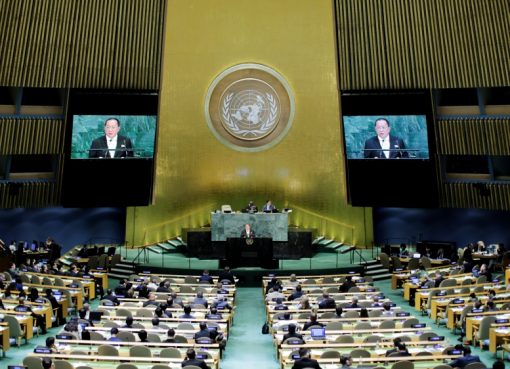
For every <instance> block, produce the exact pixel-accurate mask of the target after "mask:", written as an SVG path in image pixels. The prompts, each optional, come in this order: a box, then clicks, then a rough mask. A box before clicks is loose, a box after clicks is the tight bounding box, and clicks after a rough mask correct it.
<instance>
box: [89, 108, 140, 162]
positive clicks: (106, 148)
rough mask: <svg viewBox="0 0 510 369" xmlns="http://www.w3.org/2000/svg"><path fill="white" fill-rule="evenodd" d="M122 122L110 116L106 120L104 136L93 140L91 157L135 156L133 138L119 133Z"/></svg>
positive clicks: (90, 150) (90, 151)
mask: <svg viewBox="0 0 510 369" xmlns="http://www.w3.org/2000/svg"><path fill="white" fill-rule="evenodd" d="M119 131H120V122H119V120H118V119H117V118H108V119H107V120H106V121H105V122H104V134H105V135H104V136H101V137H99V138H96V139H95V140H94V141H92V144H91V145H90V149H89V158H126V157H133V144H132V143H131V140H130V139H129V138H128V137H126V136H122V135H119V134H118V133H119Z"/></svg>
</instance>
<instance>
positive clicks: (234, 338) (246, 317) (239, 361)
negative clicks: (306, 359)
mask: <svg viewBox="0 0 510 369" xmlns="http://www.w3.org/2000/svg"><path fill="white" fill-rule="evenodd" d="M264 321H265V307H264V302H263V300H262V291H261V288H260V287H259V288H256V287H252V288H250V287H239V288H237V292H236V312H235V316H234V325H233V326H232V329H231V330H230V336H229V339H228V344H227V349H226V351H225V354H224V356H223V358H222V359H221V362H220V369H240V368H242V369H260V368H264V369H277V368H278V367H279V364H278V361H277V360H276V350H275V348H274V346H273V341H272V339H271V335H269V334H265V335H264V334H261V333H260V332H261V328H262V324H264Z"/></svg>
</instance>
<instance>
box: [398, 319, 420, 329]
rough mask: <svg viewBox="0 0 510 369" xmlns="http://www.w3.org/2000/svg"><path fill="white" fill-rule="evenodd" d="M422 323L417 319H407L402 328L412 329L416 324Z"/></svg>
mask: <svg viewBox="0 0 510 369" xmlns="http://www.w3.org/2000/svg"><path fill="white" fill-rule="evenodd" d="M419 323H420V321H419V320H418V319H416V318H411V319H407V320H406V321H405V322H404V323H403V324H402V328H412V326H413V325H414V324H419Z"/></svg>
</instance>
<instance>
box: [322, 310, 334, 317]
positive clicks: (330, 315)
mask: <svg viewBox="0 0 510 369" xmlns="http://www.w3.org/2000/svg"><path fill="white" fill-rule="evenodd" d="M335 316H336V314H335V313H334V312H332V311H326V312H325V313H322V314H321V316H320V317H321V319H331V318H334V317H335Z"/></svg>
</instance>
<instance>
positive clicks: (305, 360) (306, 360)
mask: <svg viewBox="0 0 510 369" xmlns="http://www.w3.org/2000/svg"><path fill="white" fill-rule="evenodd" d="M304 368H314V369H321V366H320V365H319V363H318V362H317V360H315V359H312V358H310V351H308V349H307V348H304V347H301V348H300V349H299V359H297V360H296V361H295V362H294V365H292V369H304Z"/></svg>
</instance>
